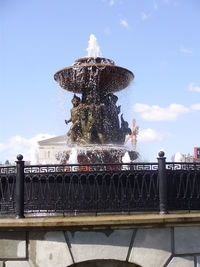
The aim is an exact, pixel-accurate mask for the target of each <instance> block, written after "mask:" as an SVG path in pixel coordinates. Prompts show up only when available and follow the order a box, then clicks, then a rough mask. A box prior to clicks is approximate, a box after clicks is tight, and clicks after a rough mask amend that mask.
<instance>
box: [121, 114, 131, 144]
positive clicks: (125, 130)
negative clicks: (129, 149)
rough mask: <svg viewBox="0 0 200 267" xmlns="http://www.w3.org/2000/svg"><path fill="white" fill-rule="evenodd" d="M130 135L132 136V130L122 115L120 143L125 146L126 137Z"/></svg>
mask: <svg viewBox="0 0 200 267" xmlns="http://www.w3.org/2000/svg"><path fill="white" fill-rule="evenodd" d="M128 134H129V135H131V129H130V128H129V127H128V122H127V121H125V120H124V118H123V114H121V128H120V135H119V141H120V143H122V144H123V143H124V142H125V138H126V135H128Z"/></svg>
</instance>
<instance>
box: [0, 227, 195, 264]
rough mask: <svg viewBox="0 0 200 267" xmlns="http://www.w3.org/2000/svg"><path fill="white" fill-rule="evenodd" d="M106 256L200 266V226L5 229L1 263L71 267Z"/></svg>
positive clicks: (0, 239) (0, 237)
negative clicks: (50, 229)
mask: <svg viewBox="0 0 200 267" xmlns="http://www.w3.org/2000/svg"><path fill="white" fill-rule="evenodd" d="M103 259H105V260H117V261H121V262H124V263H125V262H127V263H135V264H137V265H139V266H141V267H200V226H187V227H168V228H167V227H166V228H137V229H136V228H129V229H115V230H112V229H109V228H107V229H102V230H81V229H80V230H76V231H61V230H60V231H53V230H52V231H44V230H43V231H41V230H37V231H35V230H34V231H26V232H25V231H24V232H22V231H6V232H0V267H55V266H56V267H66V266H70V265H73V264H77V263H80V262H85V261H91V260H103ZM122 265H123V264H122ZM84 266H87V265H86V263H84ZM119 266H120V265H119ZM123 266H125V265H123ZM133 266H134V265H133ZM80 267H81V265H80Z"/></svg>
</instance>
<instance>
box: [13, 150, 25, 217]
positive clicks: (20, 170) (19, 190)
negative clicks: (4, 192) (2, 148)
mask: <svg viewBox="0 0 200 267" xmlns="http://www.w3.org/2000/svg"><path fill="white" fill-rule="evenodd" d="M16 167H17V175H16V210H15V213H16V218H17V219H19V218H24V161H23V156H22V155H20V154H19V155H17V161H16Z"/></svg>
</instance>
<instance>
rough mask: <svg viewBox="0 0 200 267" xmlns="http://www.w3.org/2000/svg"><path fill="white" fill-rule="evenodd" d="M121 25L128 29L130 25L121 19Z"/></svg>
mask: <svg viewBox="0 0 200 267" xmlns="http://www.w3.org/2000/svg"><path fill="white" fill-rule="evenodd" d="M120 24H121V25H122V26H123V27H124V28H128V27H129V24H128V22H127V20H126V19H120Z"/></svg>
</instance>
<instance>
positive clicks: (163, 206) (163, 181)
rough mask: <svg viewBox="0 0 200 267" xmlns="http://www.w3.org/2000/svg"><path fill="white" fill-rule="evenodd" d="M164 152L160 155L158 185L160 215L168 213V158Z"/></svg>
mask: <svg viewBox="0 0 200 267" xmlns="http://www.w3.org/2000/svg"><path fill="white" fill-rule="evenodd" d="M164 156H165V153H164V151H160V152H159V153H158V158H157V159H158V184H159V205H160V214H166V213H167V177H166V169H165V160H166V157H164Z"/></svg>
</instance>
